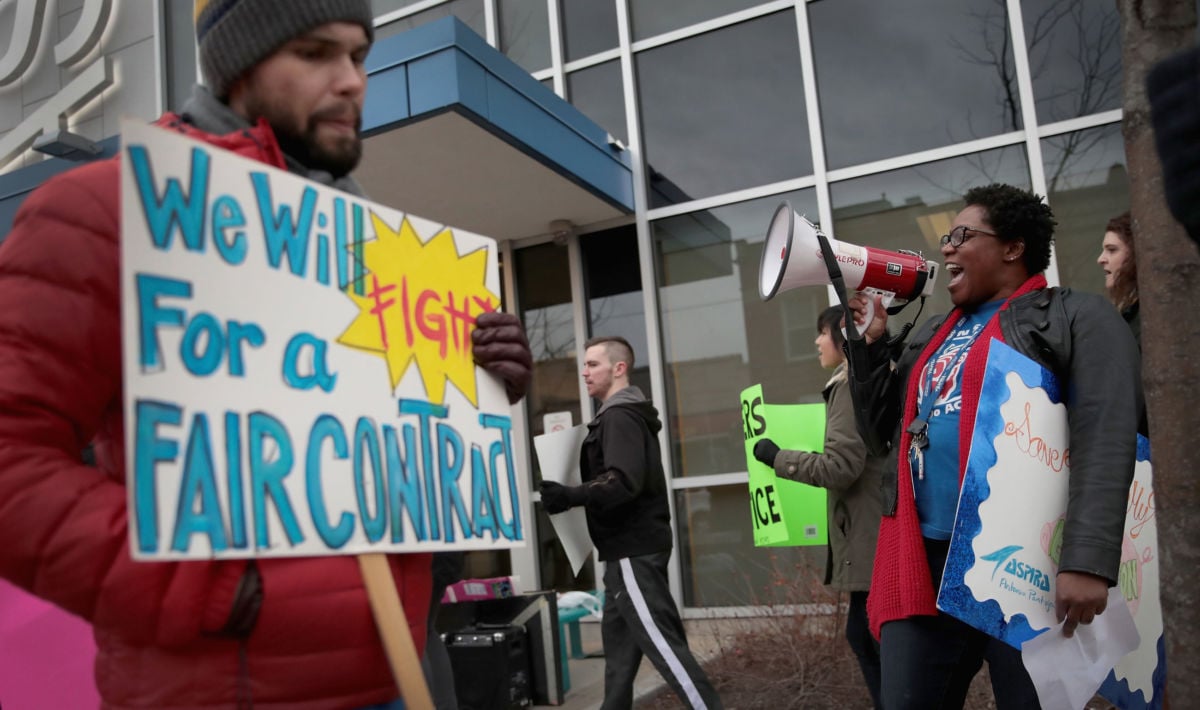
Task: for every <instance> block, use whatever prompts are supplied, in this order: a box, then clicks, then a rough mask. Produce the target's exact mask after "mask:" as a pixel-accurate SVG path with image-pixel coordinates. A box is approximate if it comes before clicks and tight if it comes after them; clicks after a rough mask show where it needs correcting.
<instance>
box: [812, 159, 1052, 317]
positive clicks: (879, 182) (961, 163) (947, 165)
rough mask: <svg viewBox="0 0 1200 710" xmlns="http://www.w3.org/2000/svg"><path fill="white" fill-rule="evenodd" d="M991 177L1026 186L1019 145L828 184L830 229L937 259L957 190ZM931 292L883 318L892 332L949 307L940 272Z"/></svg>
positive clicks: (845, 237) (957, 208)
mask: <svg viewBox="0 0 1200 710" xmlns="http://www.w3.org/2000/svg"><path fill="white" fill-rule="evenodd" d="M993 182H1002V183H1008V184H1010V185H1016V186H1018V187H1023V188H1025V189H1029V185H1030V182H1029V167H1028V160H1027V159H1026V153H1025V151H1024V149H1023V145H1017V146H1010V147H1007V148H998V149H996V150H989V151H985V152H982V153H975V154H972V155H967V156H963V157H959V158H949V159H947V160H939V161H936V162H933V163H926V164H924V165H918V166H915V167H911V168H904V169H901V170H892V171H890V172H886V173H880V174H878V175H869V176H867V177H861V178H856V179H854V180H845V181H842V182H837V183H834V184H833V185H831V186H830V197H831V199H832V202H833V225H834V229H833V234H832V235H831V236H834V237H836V238H837V239H839V240H842V241H846V242H851V243H853V244H861V245H863V246H872V247H878V248H880V249H892V250H900V249H907V250H911V251H920V252H922V253H923V254H924V255H925V258H926V259H931V260H933V261H936V262H938V263H939V264H941V261H942V255H941V246H940V244H939V241H938V240H939V239H940V238H941V236H942V235H943V234H945V233H946V232H948V231H949V230H950V224H951V223H952V222H953V221H954V217H955V216H956V215H957V214H958V213H959V212H961V211H962V209H963V207H965V205H964V204H963V200H962V196H963V195H964V194H965V193H966V191H967V190H968V189H970V188H972V187H978V186H980V185H987V184H990V183H993ZM937 280H938V283H937V285H936V286H935V288H934V295H933V296H932V297H931V298H930V299H929V302H928V303H927V304H926V306H925V310H924V312H922V313H921V314H920V317H919V318H918V317H917V310H916V309H917V307H916V306H915V305H913V306H908V307H907V308H905V309H904V310H903V311H901V312H900V314H899V315H897V316H894V317H893V318H892V319H891V320H890V321H889V327H890V329H891V330H892V331H893V332H895V331H896V329H897V328H898V327H899V325H900V324H901V323H908V322H909V321H912V320H914V319H917V320H918V323H917V324H918V325H920V322H921V321H924V319H925V318H927V317H928V316H930V315H931V314H934V313H947V312H949V311H950V310H951V308H953V306H952V305H951V303H950V295H949V294H948V293H947V292H946V288H945V287H946V276H945V274H942V273H939V274H938V277H937Z"/></svg>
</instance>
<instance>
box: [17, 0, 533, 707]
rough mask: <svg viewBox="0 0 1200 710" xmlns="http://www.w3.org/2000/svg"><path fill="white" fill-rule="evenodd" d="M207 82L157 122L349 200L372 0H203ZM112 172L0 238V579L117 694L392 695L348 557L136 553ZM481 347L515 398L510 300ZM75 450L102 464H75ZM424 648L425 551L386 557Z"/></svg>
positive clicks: (336, 703) (37, 201)
mask: <svg viewBox="0 0 1200 710" xmlns="http://www.w3.org/2000/svg"><path fill="white" fill-rule="evenodd" d="M195 8H196V32H197V39H198V43H199V49H200V63H201V67H202V70H203V72H204V76H205V79H206V81H207V87H208V88H204V87H197V89H196V91H195V93H194V94H193V96H192V98H191V99H190V100H189V101H188V102H187V104H186V105H185V107H184V109H183V111H182V112H181V114H180V115H171V114H168V115H167V116H164V117H163V118H162V119H160V121H159V122H160V124H161V125H165V126H168V127H171V128H173V129H175V130H178V131H180V132H181V133H183V134H185V135H188V136H190V137H192V138H196V139H198V140H202V141H206V142H208V143H210V144H213V145H216V146H220V147H222V148H226V149H229V150H233V151H235V152H237V153H239V154H241V155H243V156H246V157H249V158H252V159H255V160H259V161H261V162H264V163H268V164H271V165H274V166H276V167H279V168H284V169H287V170H289V171H291V172H293V173H296V174H300V175H303V176H305V177H307V178H310V179H313V180H317V181H319V182H322V183H324V184H327V185H331V186H333V187H336V188H339V189H342V190H346V191H348V192H352V193H356V194H361V190H360V189H359V188H358V185H357V184H356V183H355V182H354V180H353V179H352V178H351V177H350V176H349V172H350V171H351V170H352V169H353V168H354V167H355V166H356V165H357V163H358V160H359V157H360V155H361V153H362V141H361V137H360V135H359V118H360V114H361V111H362V106H363V98H364V94H365V90H366V72H365V70H364V67H363V60H364V58H365V57H366V54H367V51H368V50H369V48H370V45H371V41H372V38H373V26H372V19H373V18H372V15H371V7H370V2H369V0H198V1H197V2H196V6H195ZM119 170H120V168H119V164H118V162H117V161H116V160H109V161H103V162H99V163H93V164H90V165H87V166H83V167H81V168H78V169H76V170H72V171H70V172H68V173H65V174H63V175H60V176H58V177H56V178H54V179H52V180H50V181H49V182H47V183H46V184H45V185H43V186H42V187H41V188H39V189H38V190H37V191H35V192H34V193H33V194H32V195H30V197H29V198H28V200H26V202H25V204H24V205H23V206H22V208H21V210H20V212H19V213H18V214H17V217H16V219H15V221H14V224H13V229H12V232H11V233H10V235H9V237H8V238H7V240H5V242H4V243H3V245H0V539H3V540H4V544H3V545H0V577H3V578H4V579H7V580H9V581H11V582H13V583H14V584H16V585H18V586H20V587H22V588H24V589H26V590H28V591H30V592H32V593H34V594H36V595H38V596H40V597H42V598H44V599H47V600H49V601H51V602H53V603H55V604H57V605H58V606H60V607H62V608H64V609H66V610H68V611H70V612H72V613H74V614H77V615H78V616H80V617H82V618H84V619H86V620H88V621H89V622H90V623H91V624H92V626H93V628H94V630H95V635H96V642H97V646H98V655H97V659H96V681H97V685H98V687H99V690H100V694H101V697H102V698H103V701H104V705H105V706H106V707H112V708H208V707H229V706H242V705H246V706H249V705H251V704H253V705H255V706H257V707H260V708H283V707H287V708H314V709H315V708H322V709H323V708H334V707H339V708H356V707H365V706H379V705H380V704H383V705H382V706H383V707H387V706H388V705H389V704H393V703H396V702H398V701H396V698H397V695H398V692H397V689H396V686H395V683H394V681H393V678H392V674H391V671H390V668H389V665H388V662H387V659H386V657H385V654H384V650H383V648H382V645H381V642H380V640H379V636H378V633H377V631H376V629H375V622H374V619H373V617H372V614H371V610H370V607H369V604H368V601H367V596H366V593H365V590H364V588H363V583H362V578H361V575H360V573H359V569H358V564H357V562H356V560H355V559H354V558H353V557H344V556H343V557H317V558H271V559H262V560H257V561H246V560H233V561H195V562H178V563H135V562H133V561H132V559H131V557H130V552H129V541H128V532H129V528H128V524H127V508H126V499H127V496H128V490H127V489H126V487H125V472H124V460H125V455H124V443H123V442H124V421H123V417H122V380H121V326H120V303H119V295H120V286H119V235H120V204H119V188H118V184H119ZM473 338H474V356H475V359H476V361H477V362H479V363H480V364H481V365H482V366H483V367H485V368H487V369H488V370H490V371H492V372H493V373H495V374H497V375H499V376H500V377H501V378H503V380H504V381H505V384H506V387H507V391H508V395H509V399H510V400H511V401H514V402H515V401H516V400H517V399H519V398H520V397H521V396H522V395H523V394H524V392H525V388H526V386H527V384H528V380H529V373H530V369H531V358H530V354H529V348H528V344H527V343H526V340H525V335H524V331H523V329H522V327H521V325H520V322H519V321H518V320H517V318H516V317H515V316H513V315H511V314H504V313H493V314H485V315H481V316H480V317H479V319H478V321H477V330H476V331H475V333H474V336H473ZM89 444H91V445H92V447H93V449H94V452H95V460H96V466H94V467H93V466H88V465H85V464H84V463H83V461H82V460H81V454H80V452H81V451H83V450H84V448H85V447H87V446H88V445H89ZM389 560H390V565H391V569H392V574H393V576H394V578H395V582H396V587H397V591H398V592H399V594H400V597H401V600H402V602H403V604H404V608H405V611H406V613H407V617H408V625H409V629H410V632H411V633H412V637H413V639H414V641H415V642H416V644H417V646H418V650H420V649H421V646H422V645H423V642H424V639H425V626H426V617H427V614H428V608H429V594H430V556H429V555H425V554H420V555H417V554H409V555H391V556H390V557H389Z"/></svg>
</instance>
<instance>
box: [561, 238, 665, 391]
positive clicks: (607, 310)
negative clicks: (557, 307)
mask: <svg viewBox="0 0 1200 710" xmlns="http://www.w3.org/2000/svg"><path fill="white" fill-rule="evenodd" d="M579 246H580V249H581V251H582V252H583V275H584V280H585V282H586V289H587V295H588V332H589V333H591V334H592V336H600V335H619V336H621V337H622V338H625V339H626V340H628V341H629V344H630V345H632V346H633V356H634V358H633V360H634V362H633V365H634V366H633V370H632V371H631V372H630V374H629V381H630V384H633V385H637V386H638V387H640V388H641V390H642V392H643V393H645V395H646V396H647V397H649V396H650V363H649V362H648V360H647V357H648V353H649V347H648V346H647V343H646V308H645V304H644V302H643V300H642V298H643V296H642V273H641V268H640V266H639V264H640V262H639V260H638V246H637V227H636V226H634V225H632V224H630V225H626V226H623V227H616V228H614V229H606V230H604V231H603V232H595V233H592V234H586V235H584V236H582V237H580V240H579ZM656 405H657V403H656ZM658 408H659V413H660V414H661V413H662V407H661V406H659V407H658Z"/></svg>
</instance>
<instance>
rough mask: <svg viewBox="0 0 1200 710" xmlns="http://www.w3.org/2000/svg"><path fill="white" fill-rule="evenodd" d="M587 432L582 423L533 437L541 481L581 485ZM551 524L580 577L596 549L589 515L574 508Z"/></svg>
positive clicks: (585, 426) (553, 518)
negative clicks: (580, 462) (588, 523)
mask: <svg viewBox="0 0 1200 710" xmlns="http://www.w3.org/2000/svg"><path fill="white" fill-rule="evenodd" d="M568 414H570V413H569V412H568ZM587 433H588V428H587V425H586V424H580V425H579V426H576V427H571V428H570V429H563V430H561V431H556V432H552V433H546V434H541V435H540V436H535V437H533V449H534V451H536V452H537V457H538V464H540V465H541V468H542V478H544V479H546V480H547V481H553V482H555V483H561V484H563V485H564V486H578V485H581V484H582V483H583V480H582V478H581V476H580V473H579V450H580V448H581V447H582V446H583V440H584V439H585V438H587ZM550 524H551V525H553V526H554V533H555V534H556V535H558V539H559V541H560V542H562V546H563V551H564V552H565V553H567V560H568V561H569V562H570V563H571V571H572V573H574V574H575V575H578V574H579V570H580V569H581V568H582V567H583V563H584V562H586V561H587V558H588V555H590V554H592V550H593V549H594V547H595V546H594V545H593V543H592V537H591V535H590V534H589V533H588V528H587V513H586V512H585V511H584V509H583V507H575V508H571V509H570V510H568V511H565V512H563V513H558V514H557V515H551V516H550Z"/></svg>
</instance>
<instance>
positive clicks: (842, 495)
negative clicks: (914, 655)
mask: <svg viewBox="0 0 1200 710" xmlns="http://www.w3.org/2000/svg"><path fill="white" fill-rule="evenodd" d="M841 323H842V309H841V308H840V307H837V306H834V307H831V308H827V309H825V311H824V312H822V313H821V315H820V317H819V318H818V319H817V339H816V345H817V354H818V356H819V358H820V361H821V367H824V368H825V369H827V370H833V371H834V372H833V376H832V377H830V378H829V382H828V383H827V384H826V385H825V390H824V392H823V393H822V394H823V395H824V396H825V450H824V452H823V453H819V454H817V453H812V452H808V451H790V450H786V449H785V450H781V449H780V448H779V446H777V445H776V444H775V442H773V441H771V440H770V439H763V440H761V441H759V442H758V443H757V444H756V445H755V446H754V457H755V458H756V459H758V460H759V461H761V462H763V463H765V464H766V465H768V466H770V467H772V468H773V469H775V475H777V476H779V477H780V478H786V479H788V480H791V481H799V482H800V483H807V484H809V485H812V486H819V487H821V488H824V489H826V490H827V492H828V496H827V501H828V502H827V506H828V515H829V548H828V555H827V557H826V561H825V584H826V585H828V586H829V587H831V588H833V589H836V590H838V591H840V592H849V594H850V610H849V611H848V612H847V614H846V640H847V641H848V642H849V643H850V648H851V649H853V650H854V655H855V656H857V657H858V664H859V666H860V667H861V668H862V673H863V678H864V679H865V680H866V682H867V689H868V690H869V691H870V693H871V700H872V701H873V702H874V704H875V707H876V708H877V709H878V708H880V707H882V706H881V704H880V701H879V644H878V643H877V642H876V641H875V639H874V638H873V637H872V636H871V632H870V628H869V626H868V624H867V591H868V590H869V589H870V588H871V568H872V566H873V564H874V560H875V542H876V539H877V538H878V536H879V517H880V515H881V510H882V496H881V494H880V472H881V470H882V468H883V459H881V458H876V457H871V456H868V455H867V449H866V446H865V445H864V444H863V441H862V438H861V437H860V436H859V434H858V429H857V427H856V425H855V421H854V407H853V405H852V404H851V402H850V386H849V383H847V381H846V358H845V355H844V354H843V351H842V344H843V341H844V337H843V336H842V329H841Z"/></svg>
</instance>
